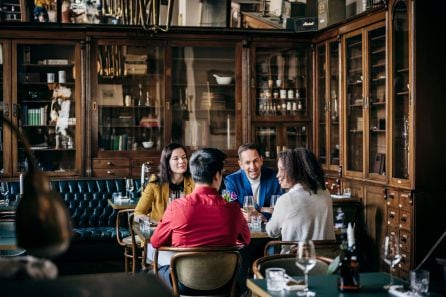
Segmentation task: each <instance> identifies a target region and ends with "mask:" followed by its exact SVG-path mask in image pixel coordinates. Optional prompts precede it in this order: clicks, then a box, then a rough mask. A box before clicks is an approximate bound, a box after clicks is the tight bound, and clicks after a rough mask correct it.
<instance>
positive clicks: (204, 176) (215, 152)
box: [190, 148, 226, 185]
mask: <svg viewBox="0 0 446 297" xmlns="http://www.w3.org/2000/svg"><path fill="white" fill-rule="evenodd" d="M225 159H226V154H225V153H223V152H222V151H221V150H219V149H216V148H204V149H201V150H198V151H196V152H194V153H193V154H192V156H191V158H190V172H191V175H192V178H193V180H194V181H195V182H196V183H204V184H208V185H209V184H212V180H213V178H214V175H215V174H216V173H217V172H220V173H221V171H222V170H223V165H224V160H225Z"/></svg>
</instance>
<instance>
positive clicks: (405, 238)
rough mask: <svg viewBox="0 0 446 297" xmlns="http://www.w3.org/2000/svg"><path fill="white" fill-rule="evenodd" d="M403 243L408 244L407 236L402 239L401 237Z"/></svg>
mask: <svg viewBox="0 0 446 297" xmlns="http://www.w3.org/2000/svg"><path fill="white" fill-rule="evenodd" d="M401 241H402V242H404V243H406V242H407V236H406V235H404V236H402V237H401Z"/></svg>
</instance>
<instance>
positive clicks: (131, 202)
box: [107, 199, 137, 210]
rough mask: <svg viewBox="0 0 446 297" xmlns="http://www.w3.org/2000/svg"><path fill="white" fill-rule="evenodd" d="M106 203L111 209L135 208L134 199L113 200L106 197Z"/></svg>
mask: <svg viewBox="0 0 446 297" xmlns="http://www.w3.org/2000/svg"><path fill="white" fill-rule="evenodd" d="M107 202H108V205H110V206H111V207H112V208H113V209H116V210H122V209H135V207H136V204H137V203H136V202H135V201H134V200H129V201H128V202H115V201H113V199H107Z"/></svg>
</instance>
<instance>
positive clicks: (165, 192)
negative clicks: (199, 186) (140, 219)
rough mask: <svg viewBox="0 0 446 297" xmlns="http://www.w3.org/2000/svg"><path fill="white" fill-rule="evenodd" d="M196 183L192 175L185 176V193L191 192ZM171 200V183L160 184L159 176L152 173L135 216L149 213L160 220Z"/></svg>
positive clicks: (148, 214)
mask: <svg viewBox="0 0 446 297" xmlns="http://www.w3.org/2000/svg"><path fill="white" fill-rule="evenodd" d="M194 187H195V184H194V181H193V180H192V178H191V177H190V176H187V177H185V178H184V194H185V195H187V194H190V193H191V192H192V191H193V190H194ZM168 200H169V183H163V184H160V183H159V181H158V176H156V175H155V174H152V176H151V177H150V180H149V184H148V185H147V186H146V188H145V189H144V192H143V193H142V195H141V198H140V199H139V201H138V204H137V205H136V208H135V216H137V215H147V216H149V217H150V218H151V219H153V220H156V221H159V220H161V218H162V217H163V214H164V210H165V209H166V207H167V202H168Z"/></svg>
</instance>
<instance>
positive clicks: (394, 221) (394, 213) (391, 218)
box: [387, 207, 399, 229]
mask: <svg viewBox="0 0 446 297" xmlns="http://www.w3.org/2000/svg"><path fill="white" fill-rule="evenodd" d="M398 219H399V216H398V208H391V207H389V208H388V209H387V225H389V227H391V228H393V229H395V228H398V227H399V220H398Z"/></svg>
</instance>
